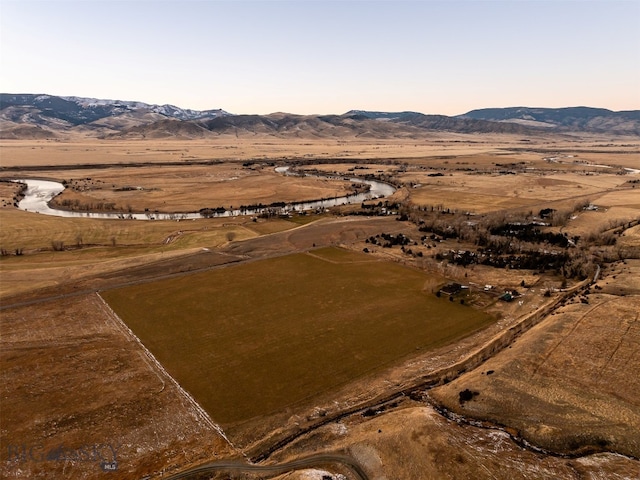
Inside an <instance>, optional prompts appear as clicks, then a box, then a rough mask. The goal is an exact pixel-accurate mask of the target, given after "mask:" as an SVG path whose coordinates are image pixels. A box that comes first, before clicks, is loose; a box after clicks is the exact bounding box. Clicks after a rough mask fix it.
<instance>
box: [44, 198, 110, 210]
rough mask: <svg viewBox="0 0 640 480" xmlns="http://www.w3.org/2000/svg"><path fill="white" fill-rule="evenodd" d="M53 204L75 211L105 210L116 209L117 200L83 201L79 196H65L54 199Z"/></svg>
mask: <svg viewBox="0 0 640 480" xmlns="http://www.w3.org/2000/svg"><path fill="white" fill-rule="evenodd" d="M51 204H52V205H54V206H56V207H58V208H62V209H64V210H74V211H83V212H96V211H97V212H103V211H110V212H113V211H116V210H117V209H116V204H115V202H95V203H94V202H87V203H82V202H80V200H78V199H77V198H75V199H70V198H63V199H61V200H57V199H55V198H54V199H53V200H52V201H51Z"/></svg>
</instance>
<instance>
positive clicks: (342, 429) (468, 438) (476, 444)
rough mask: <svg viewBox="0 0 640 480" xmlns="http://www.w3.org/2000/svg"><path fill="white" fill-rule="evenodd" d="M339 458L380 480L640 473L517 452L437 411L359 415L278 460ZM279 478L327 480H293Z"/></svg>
mask: <svg viewBox="0 0 640 480" xmlns="http://www.w3.org/2000/svg"><path fill="white" fill-rule="evenodd" d="M336 451H339V452H347V453H348V454H350V455H351V456H352V457H353V458H354V459H356V460H357V461H358V462H359V463H360V464H361V465H362V466H363V468H364V469H365V471H366V472H367V473H368V474H369V476H370V478H380V479H382V478H389V479H391V478H394V479H395V478H401V479H403V480H441V479H462V478H473V479H478V480H496V479H518V480H525V479H531V478H536V479H551V478H558V479H559V478H562V479H567V480H581V479H593V480H595V479H597V478H607V479H609V480H627V479H630V478H636V477H637V473H638V462H637V461H633V460H630V459H627V458H624V457H621V456H619V455H607V454H600V455H590V456H587V457H583V458H578V459H566V458H560V457H553V456H543V455H540V454H537V453H535V452H532V451H530V450H526V449H523V448H521V447H520V446H518V445H516V444H515V443H514V442H513V441H511V440H510V439H509V437H508V435H507V434H506V433H504V432H502V431H499V430H486V429H483V428H478V427H474V426H469V425H459V424H457V423H455V422H452V421H449V420H446V419H444V418H443V417H442V416H440V415H439V414H438V413H436V412H435V411H434V410H433V409H431V408H429V407H425V406H416V405H414V406H412V407H410V408H404V409H401V410H398V411H393V412H390V413H382V414H379V415H376V416H375V417H373V418H367V419H364V418H362V417H361V416H359V415H354V416H352V417H349V418H347V419H345V420H343V421H340V422H338V423H332V424H330V425H327V426H326V427H322V428H321V429H319V430H317V431H316V432H314V434H313V435H311V436H306V437H303V438H301V439H300V440H299V441H298V442H296V443H295V444H293V445H291V446H289V447H288V448H287V449H285V450H284V451H283V452H282V453H280V454H279V455H278V457H277V458H278V459H279V460H280V459H282V460H285V459H291V458H296V457H299V456H303V455H308V454H310V453H312V452H314V453H316V452H336ZM278 478H279V479H282V480H284V479H285V478H286V479H287V480H290V479H295V480H298V479H300V480H302V479H306V478H319V477H305V476H303V475H302V474H297V475H296V474H292V475H286V476H282V477H278Z"/></svg>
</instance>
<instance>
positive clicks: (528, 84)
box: [0, 0, 640, 115]
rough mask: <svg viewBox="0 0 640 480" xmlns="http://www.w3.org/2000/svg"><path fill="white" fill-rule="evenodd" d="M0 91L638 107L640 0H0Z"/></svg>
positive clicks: (449, 108)
mask: <svg viewBox="0 0 640 480" xmlns="http://www.w3.org/2000/svg"><path fill="white" fill-rule="evenodd" d="M0 91H2V92H7V93H49V94H53V95H77V96H85V97H96V98H109V99H118V100H139V101H143V102H147V103H159V104H165V103H170V104H173V105H177V106H180V107H185V108H194V109H199V110H203V109H209V108H222V109H224V110H227V111H229V112H231V113H271V112H276V111H286V112H292V113H302V114H310V113H344V112H346V111H348V110H350V109H364V110H382V111H401V110H413V111H419V112H423V113H440V114H445V115H455V114H460V113H464V112H467V111H469V110H472V109H474V108H483V107H506V106H539V107H563V106H577V105H587V106H594V107H604V108H610V109H612V110H630V109H640V0H627V1H614V0H603V1H584V0H582V1H581V0H573V1H565V0H554V1H523V0H510V1H488V0H487V1H485V0H473V1H471V0H469V1H457V0H453V1H429V0H423V1H411V2H403V1H398V0H395V1H356V0H352V1H346V0H343V1H309V0H295V1H242V0H235V1H211V0H180V1H178V0H175V1H164V2H159V1H152V0H139V1H123V0H112V1H96V0H83V1H78V0H76V1H57V0H47V1H33V0H17V1H14V0H0Z"/></svg>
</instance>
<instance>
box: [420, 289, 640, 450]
mask: <svg viewBox="0 0 640 480" xmlns="http://www.w3.org/2000/svg"><path fill="white" fill-rule="evenodd" d="M607 278H608V277H607ZM622 283H623V284H624V283H625V282H624V281H623V282H622ZM607 284H608V280H607V281H603V282H602V285H604V286H605V287H604V288H605V289H606V291H613V290H615V287H614V286H613V285H608V286H607ZM627 293H631V294H633V292H627ZM635 294H636V296H628V295H627V296H624V297H619V296H614V295H609V294H596V293H592V294H591V295H589V296H588V297H582V298H584V299H585V302H586V303H585V302H583V301H581V299H575V300H574V301H573V302H572V303H570V304H568V305H566V306H564V307H562V308H560V309H559V310H558V311H557V312H556V313H555V314H554V315H552V316H550V317H549V318H547V319H546V320H545V321H544V322H542V323H541V324H539V325H538V326H537V327H535V328H533V329H532V330H531V331H529V332H528V333H526V334H525V335H523V336H522V338H521V339H519V340H518V341H517V342H516V343H515V344H514V345H513V348H511V349H508V350H504V351H503V352H501V353H499V354H497V355H496V356H495V357H493V358H491V359H490V360H488V361H487V362H486V363H485V364H484V365H482V367H480V368H478V369H476V370H474V371H473V372H471V373H468V374H466V375H464V376H462V377H460V378H458V379H457V380H455V381H454V382H452V383H450V384H448V385H446V386H443V387H440V388H437V389H435V390H434V391H432V393H431V395H432V396H433V397H434V398H436V399H437V400H438V401H440V402H442V403H444V404H445V405H446V406H447V408H450V409H452V410H454V411H456V412H459V413H461V414H463V415H465V416H469V417H475V418H481V419H485V420H489V421H491V422H495V423H498V424H501V425H507V426H509V427H513V428H515V429H516V430H517V431H518V432H519V433H520V435H522V436H523V437H524V438H525V439H527V440H528V441H529V442H532V443H534V444H536V445H539V446H542V447H543V448H547V449H549V450H553V451H561V452H572V451H580V450H581V449H585V448H587V449H588V448H595V449H611V450H613V451H616V452H621V453H625V454H627V455H631V456H634V457H636V458H637V457H638V456H639V454H640V434H639V433H638V432H640V414H639V412H640V400H639V399H638V392H639V391H640V380H639V378H638V376H637V375H635V374H634V373H632V372H636V371H637V370H638V368H640V363H639V362H640V358H639V357H638V351H639V350H638V347H639V346H640V344H639V343H638V339H639V338H640V322H638V312H639V311H640V297H638V296H637V291H636V292H635ZM489 372H491V374H489ZM465 389H470V390H472V391H477V392H479V395H478V396H477V397H474V398H473V400H471V401H468V402H465V403H464V404H460V403H459V402H458V394H459V392H461V391H462V390H465Z"/></svg>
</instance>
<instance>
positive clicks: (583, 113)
mask: <svg viewBox="0 0 640 480" xmlns="http://www.w3.org/2000/svg"><path fill="white" fill-rule="evenodd" d="M458 118H471V119H474V120H489V121H494V122H508V123H517V124H521V125H529V126H536V127H542V128H552V129H556V130H561V131H585V132H594V133H624V134H633V135H640V110H628V111H621V112H614V111H611V110H607V109H606V108H593V107H565V108H534V107H509V108H483V109H479V110H472V111H470V112H468V113H465V114H463V115H459V116H458Z"/></svg>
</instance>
